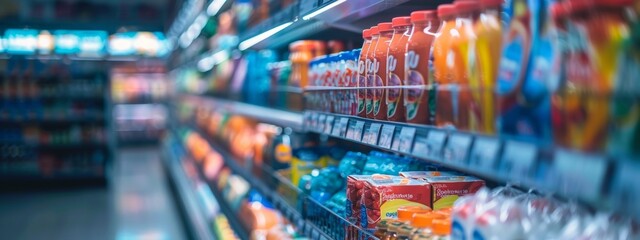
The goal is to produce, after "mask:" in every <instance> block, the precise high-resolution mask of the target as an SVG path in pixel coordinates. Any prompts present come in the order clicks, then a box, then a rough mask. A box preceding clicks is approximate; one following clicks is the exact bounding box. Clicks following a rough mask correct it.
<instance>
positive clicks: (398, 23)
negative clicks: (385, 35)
mask: <svg viewBox="0 0 640 240" xmlns="http://www.w3.org/2000/svg"><path fill="white" fill-rule="evenodd" d="M409 25H411V18H410V17H394V18H393V19H391V26H392V27H402V26H409Z"/></svg>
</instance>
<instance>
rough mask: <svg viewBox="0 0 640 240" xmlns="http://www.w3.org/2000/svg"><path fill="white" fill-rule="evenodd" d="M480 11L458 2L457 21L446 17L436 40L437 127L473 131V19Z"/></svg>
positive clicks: (476, 6)
mask: <svg viewBox="0 0 640 240" xmlns="http://www.w3.org/2000/svg"><path fill="white" fill-rule="evenodd" d="M478 7H479V5H478V3H477V2H474V1H457V2H455V3H454V8H455V12H456V13H457V14H456V15H457V17H456V18H455V19H454V20H448V21H447V20H445V19H444V17H443V21H444V22H445V23H443V27H442V28H441V30H440V34H439V36H437V37H436V43H435V44H434V48H437V49H438V52H439V53H438V54H435V57H434V61H435V62H436V73H435V74H436V81H437V82H438V88H437V95H436V125H437V126H440V127H453V128H458V129H462V130H468V129H469V125H470V118H469V111H470V110H471V109H472V106H471V92H470V90H469V87H468V86H469V85H468V83H469V72H468V69H469V68H468V65H469V62H470V61H469V59H470V58H469V56H470V54H469V53H470V51H471V50H472V49H474V45H475V34H474V33H473V16H474V14H475V13H476V12H477V10H478ZM449 26H451V28H449ZM445 29H449V30H448V31H447V30H445ZM444 41H446V42H444ZM434 52H436V49H434ZM441 54H444V55H441ZM441 67H442V68H441Z"/></svg>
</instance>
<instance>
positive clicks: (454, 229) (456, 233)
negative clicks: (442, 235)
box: [451, 219, 467, 240]
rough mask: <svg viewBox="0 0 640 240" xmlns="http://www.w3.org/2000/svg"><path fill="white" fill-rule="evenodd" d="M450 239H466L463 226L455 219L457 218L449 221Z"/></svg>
mask: <svg viewBox="0 0 640 240" xmlns="http://www.w3.org/2000/svg"><path fill="white" fill-rule="evenodd" d="M451 239H459V240H466V239H467V235H466V234H465V230H464V226H462V224H461V223H460V222H459V221H457V219H454V220H453V223H451Z"/></svg>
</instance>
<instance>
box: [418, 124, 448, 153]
mask: <svg viewBox="0 0 640 240" xmlns="http://www.w3.org/2000/svg"><path fill="white" fill-rule="evenodd" d="M446 140H447V133H445V132H444V131H440V130H430V131H429V133H427V138H426V139H425V145H426V149H425V152H424V153H415V150H414V154H416V155H417V156H425V157H428V158H432V160H433V159H440V157H442V148H443V147H444V143H445V141H446Z"/></svg>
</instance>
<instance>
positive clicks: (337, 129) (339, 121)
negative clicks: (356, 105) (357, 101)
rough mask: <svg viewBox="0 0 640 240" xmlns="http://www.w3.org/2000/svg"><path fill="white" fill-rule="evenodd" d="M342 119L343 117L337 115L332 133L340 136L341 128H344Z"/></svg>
mask: <svg viewBox="0 0 640 240" xmlns="http://www.w3.org/2000/svg"><path fill="white" fill-rule="evenodd" d="M342 119H343V118H341V117H337V118H336V119H335V121H334V122H333V129H332V131H331V135H333V136H336V137H340V129H342Z"/></svg>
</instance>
